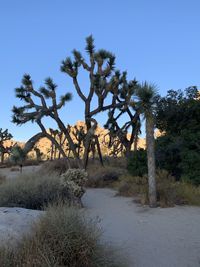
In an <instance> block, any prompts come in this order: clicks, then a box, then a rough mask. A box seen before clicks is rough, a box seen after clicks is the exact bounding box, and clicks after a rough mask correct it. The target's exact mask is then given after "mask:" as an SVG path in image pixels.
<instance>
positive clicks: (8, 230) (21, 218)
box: [0, 208, 44, 246]
mask: <svg viewBox="0 0 200 267" xmlns="http://www.w3.org/2000/svg"><path fill="white" fill-rule="evenodd" d="M43 213H44V212H43V211H38V210H30V209H23V208H0V245H8V246H13V245H16V244H17V241H19V240H20V238H21V237H23V236H24V235H26V234H27V233H29V232H30V229H31V227H32V225H33V223H34V222H36V221H37V220H38V218H39V217H40V216H41V215H42V214H43Z"/></svg>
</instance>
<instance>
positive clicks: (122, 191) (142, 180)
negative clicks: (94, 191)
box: [118, 174, 148, 204]
mask: <svg viewBox="0 0 200 267" xmlns="http://www.w3.org/2000/svg"><path fill="white" fill-rule="evenodd" d="M118 192H119V195H121V196H126V197H132V196H134V197H138V198H139V201H140V202H141V203H142V204H147V203H148V184H147V177H146V176H143V177H140V176H131V175H130V174H129V175H125V176H122V177H121V178H120V182H119V184H118Z"/></svg>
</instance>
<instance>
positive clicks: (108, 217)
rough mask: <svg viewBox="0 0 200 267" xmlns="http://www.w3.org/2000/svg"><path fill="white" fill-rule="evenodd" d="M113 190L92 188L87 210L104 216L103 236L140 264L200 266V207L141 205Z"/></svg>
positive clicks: (140, 266) (134, 263)
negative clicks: (118, 194) (117, 194)
mask: <svg viewBox="0 0 200 267" xmlns="http://www.w3.org/2000/svg"><path fill="white" fill-rule="evenodd" d="M115 194H116V192H115V191H113V190H110V189H88V190H87V192H86V194H85V195H84V197H83V203H84V205H85V206H86V212H88V213H89V215H90V216H91V217H92V218H94V217H99V218H100V219H101V222H100V225H101V227H102V228H103V230H104V233H103V239H104V240H106V241H107V242H109V243H111V244H114V245H115V246H117V247H118V248H119V251H121V253H122V254H123V255H124V256H125V257H126V258H127V259H128V261H129V266H130V267H133V266H137V267H197V266H200V208H196V207H174V208H166V209H161V208H156V209H150V208H148V207H141V206H139V205H137V204H135V203H133V201H132V199H131V198H124V197H115Z"/></svg>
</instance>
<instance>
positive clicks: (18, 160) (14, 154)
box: [10, 145, 27, 172]
mask: <svg viewBox="0 0 200 267" xmlns="http://www.w3.org/2000/svg"><path fill="white" fill-rule="evenodd" d="M26 155H27V154H26V153H25V151H24V150H23V149H22V148H21V147H20V146H18V145H16V146H14V147H13V148H12V150H11V156H10V160H11V162H13V163H14V164H16V165H19V166H20V171H21V172H22V167H23V163H24V161H25V159H26Z"/></svg>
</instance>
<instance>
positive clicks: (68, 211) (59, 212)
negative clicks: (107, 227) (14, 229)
mask: <svg viewBox="0 0 200 267" xmlns="http://www.w3.org/2000/svg"><path fill="white" fill-rule="evenodd" d="M100 236H101V231H100V229H99V228H98V226H97V222H96V221H91V220H89V219H87V218H86V217H85V215H84V214H83V212H80V210H77V209H75V208H72V207H71V208H70V207H69V206H67V205H66V204H65V205H63V203H62V202H60V203H57V204H55V203H54V204H53V205H49V206H48V207H47V209H46V211H45V215H43V216H42V217H41V219H40V220H39V222H38V223H37V224H36V225H33V229H32V234H29V235H28V236H25V237H24V238H23V239H22V240H21V241H20V242H19V244H18V246H17V247H12V248H11V247H6V246H4V247H3V246H1V247H0V265H1V266H4V267H10V266H26V267H29V266H38V267H44V266H70V267H71V266H73V267H79V266H85V267H101V266H102V267H104V266H108V267H123V266H124V267H125V264H124V263H122V261H121V259H120V257H118V256H117V255H115V252H114V250H113V249H112V248H111V247H109V246H106V245H105V244H103V243H102V242H101V241H100Z"/></svg>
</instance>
